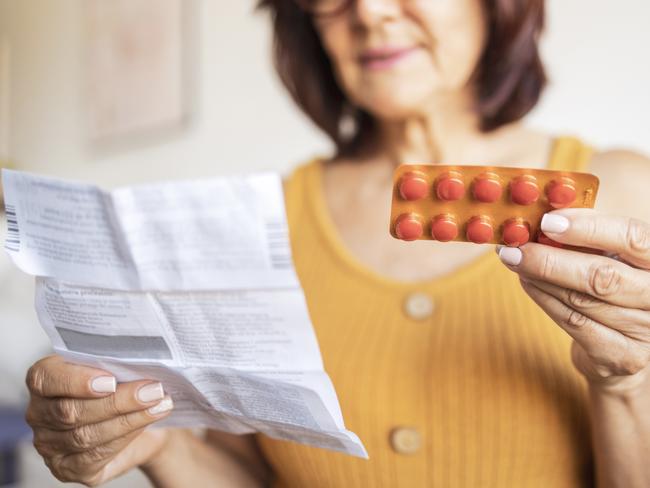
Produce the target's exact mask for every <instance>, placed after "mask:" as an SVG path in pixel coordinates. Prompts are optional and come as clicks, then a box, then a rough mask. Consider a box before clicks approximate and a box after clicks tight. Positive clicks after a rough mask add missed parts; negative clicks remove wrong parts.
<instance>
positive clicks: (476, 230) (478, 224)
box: [467, 216, 494, 244]
mask: <svg viewBox="0 0 650 488" xmlns="http://www.w3.org/2000/svg"><path fill="white" fill-rule="evenodd" d="M493 236H494V228H493V227H492V223H491V222H490V219H489V218H487V217H485V216H477V217H472V218H471V219H470V221H469V222H468V223H467V240H469V241H472V242H475V243H476V244H485V243H486V242H490V241H491V240H492V237H493Z"/></svg>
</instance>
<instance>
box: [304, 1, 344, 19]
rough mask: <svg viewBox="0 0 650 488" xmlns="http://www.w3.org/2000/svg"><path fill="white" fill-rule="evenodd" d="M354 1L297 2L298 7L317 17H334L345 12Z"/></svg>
mask: <svg viewBox="0 0 650 488" xmlns="http://www.w3.org/2000/svg"><path fill="white" fill-rule="evenodd" d="M353 1H354V0H295V2H296V3H297V4H298V6H299V7H300V8H301V9H303V10H304V11H305V12H307V13H308V14H310V15H313V16H315V17H333V16H335V15H338V14H340V13H342V12H344V11H345V10H346V9H347V8H348V7H349V6H350V5H351V4H352V2H353Z"/></svg>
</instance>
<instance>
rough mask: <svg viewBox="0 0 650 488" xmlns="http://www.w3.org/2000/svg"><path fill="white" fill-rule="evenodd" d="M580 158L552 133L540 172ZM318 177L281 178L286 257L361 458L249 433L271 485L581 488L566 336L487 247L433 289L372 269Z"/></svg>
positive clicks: (585, 154) (580, 400)
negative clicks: (344, 234)
mask: <svg viewBox="0 0 650 488" xmlns="http://www.w3.org/2000/svg"><path fill="white" fill-rule="evenodd" d="M590 153H591V151H590V150H589V148H587V147H586V146H584V145H582V144H581V143H580V142H579V141H578V140H576V139H572V138H560V139H557V140H556V141H555V144H554V148H553V151H552V155H551V160H550V164H549V167H550V168H552V169H565V170H574V171H583V170H584V169H585V168H586V166H587V163H588V160H589V158H590ZM321 178H322V163H321V162H318V161H316V162H312V163H309V164H307V165H304V166H301V167H299V168H298V169H297V170H296V171H295V172H294V173H293V174H292V176H291V178H290V180H289V182H288V186H287V191H286V205H287V214H288V219H289V228H290V232H291V245H292V248H293V257H294V262H295V266H296V269H297V272H298V275H299V277H300V281H301V283H302V286H303V288H304V291H305V295H306V298H307V303H308V307H309V311H310V315H311V318H312V322H313V324H314V327H315V330H316V335H317V337H318V341H319V344H320V348H321V351H322V355H323V361H324V363H325V369H326V371H327V372H328V373H329V375H330V376H331V378H332V381H333V383H334V386H335V388H336V391H337V394H338V397H339V400H340V403H341V408H342V411H343V417H344V419H345V423H346V427H347V428H348V429H350V430H352V431H353V432H355V433H356V434H357V435H358V436H359V437H360V438H361V440H362V441H363V443H364V445H365V446H366V449H367V450H368V454H369V456H370V459H369V460H363V459H358V458H353V457H350V456H346V455H343V454H339V453H334V452H330V451H326V450H322V449H316V448H311V447H306V446H302V445H299V444H295V443H292V442H286V441H276V440H273V439H269V438H267V437H264V436H259V437H258V441H259V443H260V445H261V447H262V450H263V452H264V454H265V456H266V458H267V459H268V461H269V463H270V464H271V466H272V468H273V469H274V471H275V475H276V480H275V484H274V486H276V487H301V488H320V487H345V488H353V487H364V488H367V487H406V488H417V487H443V488H454V487H544V488H550V487H553V488H561V487H567V488H568V487H571V488H575V487H581V486H590V485H591V484H592V461H591V452H590V439H589V429H588V420H587V412H586V388H585V384H584V382H583V380H582V378H581V377H580V376H579V374H578V373H577V372H576V371H575V370H574V368H573V365H572V364H571V359H570V344H571V341H570V338H569V337H568V336H567V335H566V334H565V333H564V332H563V331H562V330H561V329H560V328H559V327H558V326H557V325H555V324H554V323H553V322H552V321H551V320H550V319H549V318H548V317H547V316H546V315H545V314H544V313H543V312H542V311H541V309H539V308H538V307H537V306H536V305H535V304H534V303H533V301H532V300H531V299H530V298H529V297H528V296H527V295H526V294H525V293H524V292H523V291H522V289H521V288H520V286H519V282H518V280H517V278H516V276H515V275H514V274H513V273H512V272H510V271H508V270H507V269H506V268H505V267H504V266H503V265H502V264H501V263H500V262H499V260H498V257H497V256H496V254H495V253H493V252H489V253H487V254H485V255H482V256H481V257H479V258H478V259H476V260H475V261H473V262H471V263H469V264H467V265H465V266H464V267H463V268H462V269H460V270H458V271H456V272H454V273H453V274H451V275H448V276H444V277H442V278H439V279H435V280H433V281H427V282H420V283H403V282H398V281H394V280H392V279H388V278H385V277H382V276H379V275H377V274H376V273H374V272H373V271H371V270H369V269H367V268H365V267H364V266H363V265H362V264H360V263H359V262H358V261H356V260H355V259H354V257H352V256H351V254H350V253H349V252H348V251H347V250H346V249H345V247H344V246H343V244H342V242H341V240H340V239H339V238H338V236H337V233H336V229H335V227H334V225H333V223H332V222H331V220H330V218H329V215H328V213H327V209H326V204H325V200H324V196H323V193H322V181H321ZM387 232H388V231H387ZM414 317H418V318H414Z"/></svg>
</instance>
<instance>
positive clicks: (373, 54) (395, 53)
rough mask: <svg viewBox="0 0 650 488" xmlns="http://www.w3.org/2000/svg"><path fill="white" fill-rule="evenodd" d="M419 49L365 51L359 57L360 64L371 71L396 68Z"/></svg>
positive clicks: (385, 48)
mask: <svg viewBox="0 0 650 488" xmlns="http://www.w3.org/2000/svg"><path fill="white" fill-rule="evenodd" d="M417 49H418V48H417V47H416V46H412V47H404V48H395V47H383V48H377V49H369V50H367V51H364V52H363V54H361V56H359V62H360V63H361V65H362V66H363V67H364V68H367V69H371V70H382V69H388V68H392V67H393V66H395V65H396V64H397V63H399V62H400V61H402V60H403V59H404V58H406V57H407V56H409V55H410V54H411V53H413V52H415V51H416V50H417Z"/></svg>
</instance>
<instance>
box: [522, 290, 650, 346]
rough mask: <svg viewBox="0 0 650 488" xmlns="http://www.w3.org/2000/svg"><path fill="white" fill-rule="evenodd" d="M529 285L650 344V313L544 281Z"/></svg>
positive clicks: (631, 336)
mask: <svg viewBox="0 0 650 488" xmlns="http://www.w3.org/2000/svg"><path fill="white" fill-rule="evenodd" d="M522 281H525V280H522ZM529 283H531V284H532V285H534V286H535V287H537V288H539V289H540V290H542V291H544V292H546V293H548V294H549V295H551V296H552V297H555V298H557V299H558V300H560V301H561V302H562V303H564V304H565V305H566V306H567V307H569V308H571V309H573V310H576V311H578V312H580V313H581V314H582V315H585V316H587V317H589V318H590V319H592V320H594V321H596V322H598V323H601V324H603V325H605V326H607V327H609V328H611V329H614V330H617V331H618V332H620V333H621V334H624V335H626V336H627V337H630V338H631V339H635V340H638V341H641V342H645V343H650V312H646V311H645V310H638V309H636V308H626V307H618V306H616V305H611V304H609V303H606V302H603V301H600V300H597V299H595V298H594V297H592V296H591V295H587V294H586V293H582V292H579V291H577V290H570V289H568V288H562V287H560V286H556V285H552V284H551V283H547V282H544V281H537V280H532V281H529Z"/></svg>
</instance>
